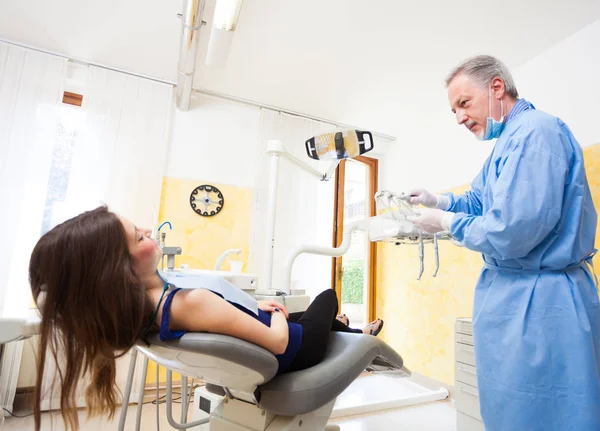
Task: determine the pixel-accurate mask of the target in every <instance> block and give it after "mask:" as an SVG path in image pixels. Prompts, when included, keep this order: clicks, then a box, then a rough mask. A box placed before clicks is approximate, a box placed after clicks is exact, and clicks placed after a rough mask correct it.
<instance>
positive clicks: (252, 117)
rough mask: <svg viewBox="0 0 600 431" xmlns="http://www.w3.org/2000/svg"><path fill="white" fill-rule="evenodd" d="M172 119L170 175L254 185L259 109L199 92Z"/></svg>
mask: <svg viewBox="0 0 600 431" xmlns="http://www.w3.org/2000/svg"><path fill="white" fill-rule="evenodd" d="M173 117H174V118H173V123H172V127H171V145H170V149H169V154H168V156H167V157H168V159H167V169H166V174H165V175H166V176H168V177H175V178H185V179H209V180H211V181H214V182H216V183H224V184H230V185H234V186H238V187H249V188H254V187H255V182H256V174H257V172H256V160H258V151H259V148H262V147H261V146H259V145H258V144H259V142H258V130H259V124H260V121H259V119H260V109H259V108H257V107H254V106H249V105H243V104H240V103H236V102H230V101H227V100H223V99H218V98H215V97H210V96H204V95H198V94H195V95H194V97H193V99H192V106H191V108H190V110H189V111H187V112H182V111H179V110H176V111H175V114H174V116H173Z"/></svg>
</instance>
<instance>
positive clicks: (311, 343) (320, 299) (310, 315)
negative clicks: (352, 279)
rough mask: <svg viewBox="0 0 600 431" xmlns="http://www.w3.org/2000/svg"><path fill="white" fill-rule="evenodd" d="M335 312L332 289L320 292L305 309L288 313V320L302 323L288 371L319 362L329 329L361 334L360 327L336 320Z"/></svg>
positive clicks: (335, 305) (324, 348)
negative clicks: (300, 343) (296, 349)
mask: <svg viewBox="0 0 600 431" xmlns="http://www.w3.org/2000/svg"><path fill="white" fill-rule="evenodd" d="M337 313H338V301H337V296H336V294H335V290H333V289H327V290H325V291H323V292H321V293H320V294H319V295H318V296H317V297H316V298H315V300H314V301H313V302H312V303H311V304H310V305H309V307H308V308H307V310H306V311H304V312H299V313H290V317H289V321H290V322H295V323H299V324H300V325H302V345H301V347H300V350H299V351H298V354H297V355H296V358H295V359H294V362H292V365H291V366H290V368H289V369H288V372H290V371H298V370H303V369H305V368H309V367H312V366H315V365H316V364H318V363H319V362H321V361H322V360H323V357H324V356H325V350H326V349H327V344H328V342H329V332H330V331H337V332H354V333H360V334H362V330H361V329H353V328H350V327H348V326H346V325H345V324H344V323H342V322H340V321H339V320H337V319H336V316H337Z"/></svg>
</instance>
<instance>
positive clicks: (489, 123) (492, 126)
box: [477, 87, 504, 141]
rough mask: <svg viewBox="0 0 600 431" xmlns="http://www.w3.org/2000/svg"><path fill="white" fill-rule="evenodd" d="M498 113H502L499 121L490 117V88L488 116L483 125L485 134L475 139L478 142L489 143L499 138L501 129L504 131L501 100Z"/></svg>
mask: <svg viewBox="0 0 600 431" xmlns="http://www.w3.org/2000/svg"><path fill="white" fill-rule="evenodd" d="M500 112H501V113H502V117H501V118H500V120H495V119H494V117H492V87H490V94H489V115H488V117H487V119H486V123H485V132H484V133H483V135H481V136H478V137H477V138H478V139H479V140H481V141H489V140H490V139H496V138H498V137H499V136H500V133H502V129H504V104H503V103H502V99H500Z"/></svg>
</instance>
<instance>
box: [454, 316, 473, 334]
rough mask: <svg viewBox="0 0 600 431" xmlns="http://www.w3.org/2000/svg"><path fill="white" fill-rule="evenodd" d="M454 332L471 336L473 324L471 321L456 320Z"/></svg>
mask: <svg viewBox="0 0 600 431" xmlns="http://www.w3.org/2000/svg"><path fill="white" fill-rule="evenodd" d="M456 332H459V333H461V334H467V335H473V324H472V323H471V320H461V319H456Z"/></svg>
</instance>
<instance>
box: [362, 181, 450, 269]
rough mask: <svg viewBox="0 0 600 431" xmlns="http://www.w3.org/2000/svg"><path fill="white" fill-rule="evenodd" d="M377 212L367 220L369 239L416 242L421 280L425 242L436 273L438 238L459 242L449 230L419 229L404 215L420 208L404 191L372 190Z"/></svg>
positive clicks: (417, 211)
mask: <svg viewBox="0 0 600 431" xmlns="http://www.w3.org/2000/svg"><path fill="white" fill-rule="evenodd" d="M375 201H376V204H377V214H379V215H377V216H375V217H372V218H371V220H370V223H369V239H370V240H371V241H372V242H391V243H394V244H396V245H401V244H408V245H416V246H418V248H419V266H420V268H419V275H418V277H417V280H421V277H422V276H423V272H424V268H425V265H424V261H425V244H430V243H433V247H434V253H435V255H434V256H435V270H434V272H433V276H434V277H436V276H437V274H438V271H439V269H440V253H439V245H438V242H439V240H449V241H452V243H453V244H454V245H458V246H460V244H459V243H458V242H457V241H456V240H455V239H454V237H453V236H452V235H451V234H450V233H449V232H439V233H437V234H430V233H426V232H423V231H421V230H420V229H418V228H417V227H415V225H414V224H413V223H412V222H410V221H408V220H407V219H406V217H407V216H412V215H418V214H419V209H418V208H417V207H416V206H414V205H411V204H410V203H409V196H408V195H407V194H405V193H399V194H397V193H393V192H389V191H387V190H382V191H379V192H377V193H376V194H375Z"/></svg>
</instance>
